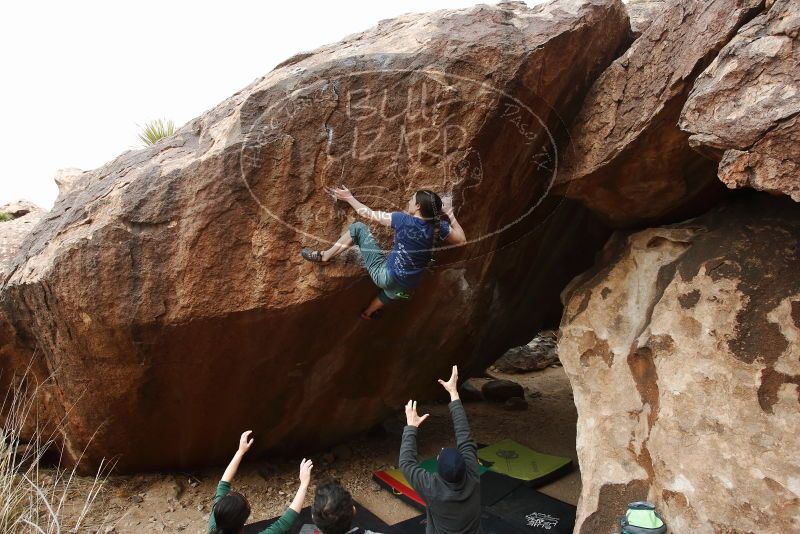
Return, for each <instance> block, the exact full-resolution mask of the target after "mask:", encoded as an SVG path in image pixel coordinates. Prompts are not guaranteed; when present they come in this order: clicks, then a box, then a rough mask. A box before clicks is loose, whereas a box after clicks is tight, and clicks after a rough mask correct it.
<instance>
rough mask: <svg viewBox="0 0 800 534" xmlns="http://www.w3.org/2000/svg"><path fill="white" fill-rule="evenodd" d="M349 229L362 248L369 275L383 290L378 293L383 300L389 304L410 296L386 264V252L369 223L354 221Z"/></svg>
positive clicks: (362, 255)
mask: <svg viewBox="0 0 800 534" xmlns="http://www.w3.org/2000/svg"><path fill="white" fill-rule="evenodd" d="M349 230H350V237H352V238H353V243H355V244H356V245H358V248H359V249H360V250H361V257H362V258H363V259H364V266H365V267H366V268H367V272H368V273H369V277H370V278H372V281H373V282H374V283H375V285H376V286H378V287H379V288H381V289H382V290H383V291H381V292H380V294H379V295H378V298H380V299H381V302H383V303H384V304H388V303H389V302H391V301H393V300H397V299H407V298H409V297H410V295H409V294H408V293H407V292H406V290H405V289H404V288H403V287H402V286H400V284H398V283H397V281H396V280H395V279H394V277H393V276H392V273H390V272H389V269H388V267H387V265H386V254H385V253H384V252H383V250H381V247H380V245H378V242H377V241H376V240H375V236H373V235H372V232H370V231H369V228H367V225H366V224H364V223H362V222H354V223H353V224H351V225H350V228H349Z"/></svg>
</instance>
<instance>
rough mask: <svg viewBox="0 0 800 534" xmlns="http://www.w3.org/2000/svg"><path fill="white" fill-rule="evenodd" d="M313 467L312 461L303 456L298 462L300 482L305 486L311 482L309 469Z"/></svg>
mask: <svg viewBox="0 0 800 534" xmlns="http://www.w3.org/2000/svg"><path fill="white" fill-rule="evenodd" d="M313 468H314V463H313V462H312V461H311V460H306V459H305V458H303V461H302V462H300V484H305V485H306V486H307V485H308V484H309V482H311V470H312V469H313Z"/></svg>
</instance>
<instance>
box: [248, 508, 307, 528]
mask: <svg viewBox="0 0 800 534" xmlns="http://www.w3.org/2000/svg"><path fill="white" fill-rule="evenodd" d="M298 517H299V515H298V513H297V512H295V511H294V510H292V509H291V508H287V509H286V511H285V512H284V513H283V515H282V516H280V518H278V520H277V521H275V522H274V523H272V524H271V525H270V526H268V527H267V528H265V529H264V530H262V531H261V532H259V533H258V534H284V533H285V532H289V529H290V528H292V525H294V522H295V521H297V518H298Z"/></svg>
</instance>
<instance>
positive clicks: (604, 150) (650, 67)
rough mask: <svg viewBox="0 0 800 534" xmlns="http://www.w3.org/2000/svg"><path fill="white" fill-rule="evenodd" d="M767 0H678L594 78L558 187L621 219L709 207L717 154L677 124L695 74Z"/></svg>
mask: <svg viewBox="0 0 800 534" xmlns="http://www.w3.org/2000/svg"><path fill="white" fill-rule="evenodd" d="M762 6H763V2H761V0H671V1H669V2H667V4H666V6H664V7H663V8H662V9H663V12H662V13H661V15H660V16H658V17H657V18H656V19H655V20H653V22H652V23H651V24H650V26H649V27H648V28H647V30H645V31H644V33H642V35H641V37H639V38H638V39H636V41H634V42H633V44H632V45H631V47H630V48H629V49H628V50H627V51H626V52H625V53H624V54H623V55H622V56H621V57H619V58H618V59H617V60H616V61H614V63H613V64H612V65H611V66H610V67H609V68H608V69H606V71H605V72H604V73H603V74H602V76H600V78H598V80H597V81H596V82H595V83H594V85H593V86H592V89H591V91H590V92H589V95H588V96H587V98H586V101H585V102H584V104H583V107H582V109H581V112H580V114H579V115H578V116H577V117H576V118H575V120H574V123H573V127H572V129H571V132H570V137H571V146H570V147H569V148H568V149H567V150H562V151H561V156H562V158H561V159H562V165H561V169H560V172H559V178H558V189H557V190H558V191H559V192H560V193H562V194H566V195H567V196H569V197H571V198H576V199H580V201H581V202H583V203H585V204H586V205H587V206H589V207H590V208H592V209H593V210H595V211H596V212H598V213H600V214H602V215H603V216H604V217H605V218H606V219H608V220H610V221H611V222H613V223H614V224H615V225H620V226H624V225H630V224H637V223H641V222H651V221H657V220H660V219H663V218H673V220H674V217H677V216H679V215H680V214H682V213H688V212H691V211H692V210H694V209H705V208H706V207H707V206H708V202H707V201H706V199H707V198H709V197H711V196H712V195H713V193H714V191H713V189H714V187H715V186H718V182H717V180H716V179H715V174H716V173H715V167H716V166H715V164H714V163H713V162H711V161H708V160H707V159H705V158H703V157H702V156H700V155H699V154H697V153H696V152H695V151H693V150H692V149H691V148H690V147H689V144H688V142H687V139H688V137H689V136H688V134H686V133H685V132H682V131H681V130H680V129H679V128H678V126H677V122H678V118H679V116H680V112H681V109H682V108H683V105H684V104H685V102H686V98H687V96H688V95H689V91H690V90H691V88H692V83H693V81H694V78H695V76H696V75H697V74H698V73H699V72H701V71H702V70H703V69H704V68H706V67H707V66H708V64H709V63H710V62H711V61H712V60H713V58H714V56H715V55H716V53H717V52H718V51H719V50H720V49H721V48H722V47H723V46H724V45H725V43H727V42H728V41H729V40H730V39H731V37H732V36H733V35H734V34H735V33H736V30H737V29H738V28H739V27H740V26H741V25H742V24H744V23H745V22H746V21H747V20H748V19H749V18H751V17H752V16H753V15H755V14H756V13H757V12H758V10H759V9H761V8H762Z"/></svg>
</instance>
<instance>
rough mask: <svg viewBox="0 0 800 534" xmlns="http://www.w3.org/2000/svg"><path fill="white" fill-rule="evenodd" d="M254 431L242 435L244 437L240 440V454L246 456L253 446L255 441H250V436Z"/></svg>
mask: <svg viewBox="0 0 800 534" xmlns="http://www.w3.org/2000/svg"><path fill="white" fill-rule="evenodd" d="M252 433H253V431H252V430H248V431H246V432H243V433H242V437H240V438H239V452H240V453H242V454H244V453H246V452H247V451H249V450H250V445H252V444H253V440H252V439H249V438H250V434H252Z"/></svg>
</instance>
